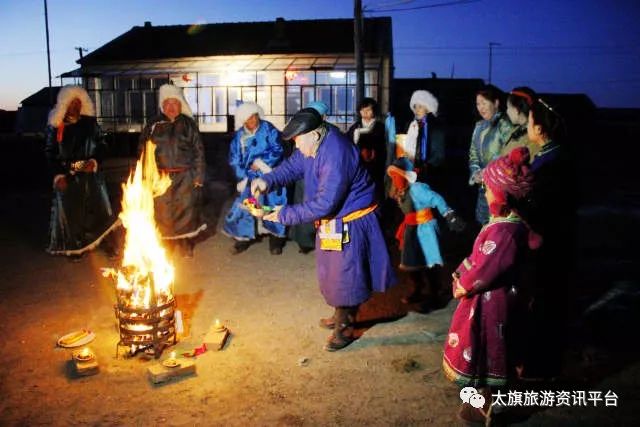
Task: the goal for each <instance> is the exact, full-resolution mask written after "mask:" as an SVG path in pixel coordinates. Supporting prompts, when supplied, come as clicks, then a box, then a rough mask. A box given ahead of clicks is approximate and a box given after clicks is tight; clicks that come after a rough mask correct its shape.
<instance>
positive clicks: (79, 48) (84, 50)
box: [74, 46, 88, 61]
mask: <svg viewBox="0 0 640 427" xmlns="http://www.w3.org/2000/svg"><path fill="white" fill-rule="evenodd" d="M74 49H75V50H77V51H78V55H80V60H81V61H82V52H86V51H87V50H88V49H85V48H84V47H80V46H76V47H74Z"/></svg>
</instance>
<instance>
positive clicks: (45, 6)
mask: <svg viewBox="0 0 640 427" xmlns="http://www.w3.org/2000/svg"><path fill="white" fill-rule="evenodd" d="M44 27H45V30H46V34H47V68H48V70H49V105H53V89H52V88H51V51H50V50H49V13H48V12H47V0H44Z"/></svg>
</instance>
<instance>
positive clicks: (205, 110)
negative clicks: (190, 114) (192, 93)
mask: <svg viewBox="0 0 640 427" xmlns="http://www.w3.org/2000/svg"><path fill="white" fill-rule="evenodd" d="M211 90H212V89H211V88H210V87H202V88H200V89H198V113H199V114H200V115H210V114H213V99H212V97H211Z"/></svg>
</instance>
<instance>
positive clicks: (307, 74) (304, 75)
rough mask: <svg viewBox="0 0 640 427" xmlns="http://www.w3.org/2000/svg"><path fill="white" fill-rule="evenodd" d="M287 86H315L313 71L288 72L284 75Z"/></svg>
mask: <svg viewBox="0 0 640 427" xmlns="http://www.w3.org/2000/svg"><path fill="white" fill-rule="evenodd" d="M284 77H285V81H286V82H287V84H288V85H312V84H315V76H314V72H313V71H297V70H288V71H285V73H284Z"/></svg>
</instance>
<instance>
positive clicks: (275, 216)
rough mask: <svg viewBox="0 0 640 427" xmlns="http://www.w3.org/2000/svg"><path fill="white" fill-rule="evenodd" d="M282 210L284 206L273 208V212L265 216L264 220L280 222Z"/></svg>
mask: <svg viewBox="0 0 640 427" xmlns="http://www.w3.org/2000/svg"><path fill="white" fill-rule="evenodd" d="M281 209H282V205H277V206H276V207H274V208H273V212H270V213H268V214H266V215H265V216H263V217H262V220H263V221H270V222H280V218H278V215H279V214H280V210H281Z"/></svg>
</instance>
